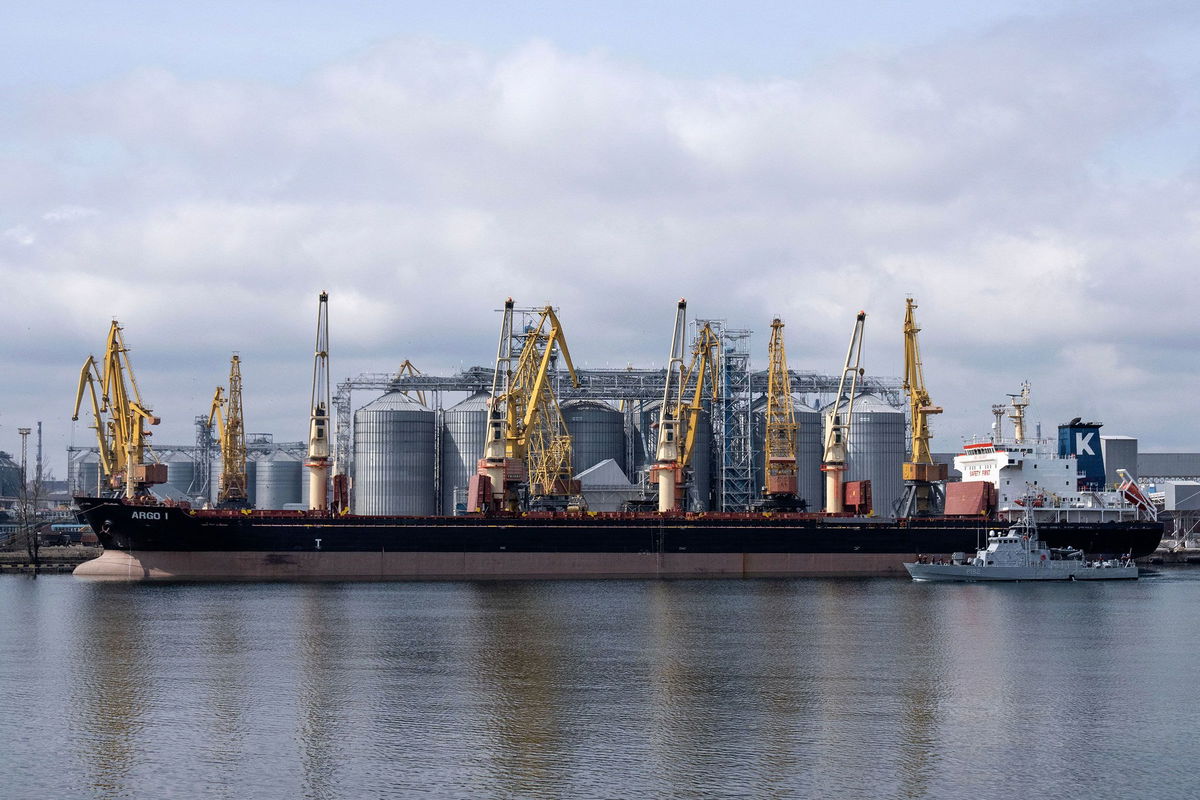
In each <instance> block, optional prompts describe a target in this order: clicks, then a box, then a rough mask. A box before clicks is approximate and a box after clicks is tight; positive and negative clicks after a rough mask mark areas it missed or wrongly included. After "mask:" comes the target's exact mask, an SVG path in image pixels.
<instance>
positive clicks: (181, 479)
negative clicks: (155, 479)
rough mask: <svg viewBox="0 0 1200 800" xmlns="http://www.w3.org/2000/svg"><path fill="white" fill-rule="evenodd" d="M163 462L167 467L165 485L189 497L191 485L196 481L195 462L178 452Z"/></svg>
mask: <svg viewBox="0 0 1200 800" xmlns="http://www.w3.org/2000/svg"><path fill="white" fill-rule="evenodd" d="M163 461H164V462H165V463H166V465H167V485H168V486H173V487H174V488H176V489H178V490H179V491H181V492H183V493H184V494H187V495H190V494H191V493H192V484H193V483H194V482H195V480H196V462H195V461H193V460H192V457H191V456H189V455H188V454H187V453H184V452H182V451H180V450H176V451H175V452H174V453H171V455H169V456H167V457H166V458H165V459H163Z"/></svg>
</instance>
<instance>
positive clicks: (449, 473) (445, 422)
mask: <svg viewBox="0 0 1200 800" xmlns="http://www.w3.org/2000/svg"><path fill="white" fill-rule="evenodd" d="M490 396H491V395H489V394H488V393H487V392H476V393H475V394H473V395H471V396H470V397H468V398H467V399H465V400H463V401H462V402H460V403H457V404H456V405H453V406H451V407H450V408H448V409H446V411H445V413H444V414H443V416H442V458H441V465H440V469H441V493H442V501H441V510H442V511H441V513H443V514H447V515H449V514H453V513H454V511H455V502H456V500H458V499H459V498H461V499H462V500H463V501H464V502H465V500H466V491H467V484H468V482H469V481H470V480H471V476H472V475H474V474H475V473H476V472H477V471H478V463H479V459H480V458H482V457H483V445H484V441H485V440H486V438H487V406H488V398H489V397H490Z"/></svg>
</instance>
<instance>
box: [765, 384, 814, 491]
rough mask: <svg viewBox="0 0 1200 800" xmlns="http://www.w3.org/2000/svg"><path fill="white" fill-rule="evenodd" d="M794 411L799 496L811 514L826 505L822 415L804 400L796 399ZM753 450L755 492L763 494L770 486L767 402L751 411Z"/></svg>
mask: <svg viewBox="0 0 1200 800" xmlns="http://www.w3.org/2000/svg"><path fill="white" fill-rule="evenodd" d="M792 408H793V412H794V414H795V417H796V493H797V494H798V495H799V497H800V499H802V500H804V501H805V502H806V503H808V510H809V511H816V510H818V509H820V508H821V506H822V503H823V497H824V491H825V488H824V486H825V484H824V480H823V477H822V474H821V457H822V456H823V455H824V454H825V446H824V444H825V443H824V440H823V439H822V436H821V430H822V428H821V426H822V422H821V419H822V416H821V412H819V411H817V410H816V409H813V408H809V407H808V406H807V405H805V403H804V400H803V398H801V397H797V396H794V395H793V397H792ZM751 409H752V417H751V429H750V446H751V448H752V450H751V453H752V463H753V474H754V491H755V493H756V494H759V493H761V492H762V489H763V486H764V485H765V484H766V482H767V481H766V479H767V473H766V461H765V458H764V452H765V449H766V435H767V399H766V397H765V396H763V397H761V398H759V399H758V400H757V401H755V403H754V405H753V406H752V407H751Z"/></svg>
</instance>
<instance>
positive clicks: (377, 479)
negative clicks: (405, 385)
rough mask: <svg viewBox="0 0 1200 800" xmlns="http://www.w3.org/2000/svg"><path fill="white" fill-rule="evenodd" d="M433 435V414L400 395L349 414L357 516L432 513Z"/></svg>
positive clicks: (389, 393) (433, 503)
mask: <svg viewBox="0 0 1200 800" xmlns="http://www.w3.org/2000/svg"><path fill="white" fill-rule="evenodd" d="M433 433H434V413H433V412H432V411H430V410H429V409H427V408H426V407H425V406H423V405H421V404H420V403H418V402H417V401H416V400H415V399H413V398H411V397H409V396H408V395H406V394H404V393H402V392H388V393H387V394H385V395H383V396H382V397H380V398H379V399H377V400H374V401H372V402H370V403H368V404H367V405H365V406H363V407H362V408H360V409H358V411H355V412H354V476H353V486H352V491H353V509H354V512H355V513H356V514H384V515H397V514H399V515H427V514H433V513H435V510H436V503H435V498H434V480H433V478H434V475H433V471H434V465H433V462H434V458H433V449H434V448H433V443H434V436H433Z"/></svg>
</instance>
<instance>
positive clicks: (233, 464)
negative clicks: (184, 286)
mask: <svg viewBox="0 0 1200 800" xmlns="http://www.w3.org/2000/svg"><path fill="white" fill-rule="evenodd" d="M241 365H242V360H241V358H240V357H239V356H238V355H237V353H234V354H233V357H232V358H231V359H230V360H229V396H228V397H225V396H224V387H222V386H218V387H217V391H216V392H215V393H214V394H213V401H212V408H211V410H210V411H209V412H208V424H209V426H212V425H214V424H215V425H216V428H217V443H218V445H219V446H220V448H221V477H220V479H219V482H218V484H217V507H218V508H249V507H250V494H249V492H248V491H247V488H248V487H247V486H246V427H245V425H244V423H243V421H242V367H241Z"/></svg>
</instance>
